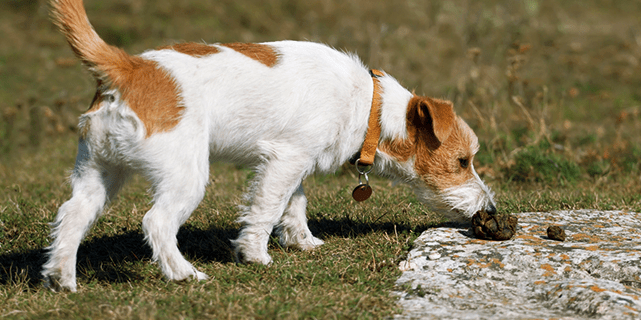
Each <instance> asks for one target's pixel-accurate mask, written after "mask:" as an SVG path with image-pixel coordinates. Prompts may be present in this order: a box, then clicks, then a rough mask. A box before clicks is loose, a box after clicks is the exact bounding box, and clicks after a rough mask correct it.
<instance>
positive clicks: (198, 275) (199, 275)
mask: <svg viewBox="0 0 641 320" xmlns="http://www.w3.org/2000/svg"><path fill="white" fill-rule="evenodd" d="M207 279H209V276H208V275H206V274H204V273H202V272H200V271H198V270H196V280H198V281H200V280H207Z"/></svg>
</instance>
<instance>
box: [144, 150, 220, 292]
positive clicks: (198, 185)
mask: <svg viewBox="0 0 641 320" xmlns="http://www.w3.org/2000/svg"><path fill="white" fill-rule="evenodd" d="M177 154H181V153H180V152H178V153H177ZM188 156H189V157H191V156H192V155H191V154H188ZM174 160H176V159H174ZM183 160H186V161H181V162H172V163H180V166H175V167H173V168H164V169H162V170H161V171H160V170H159V171H158V172H157V174H156V175H154V176H152V177H151V179H152V181H153V185H154V186H153V188H154V205H153V207H152V208H151V209H150V210H149V211H148V212H147V213H146V214H145V217H144V218H143V221H142V227H143V231H144V233H145V239H146V240H147V243H149V245H150V246H151V248H152V250H153V259H154V261H157V262H158V264H159V265H160V268H161V269H162V272H163V273H164V275H165V277H166V278H167V279H168V280H173V281H180V280H186V279H188V278H195V279H198V280H204V279H207V275H205V274H204V273H202V272H199V271H198V270H196V268H195V267H194V266H193V265H192V264H191V263H189V262H188V261H187V260H185V258H184V257H183V256H182V254H181V253H180V251H179V250H178V240H177V238H176V234H177V233H178V229H179V228H180V226H181V225H182V224H183V223H184V222H185V221H186V220H187V219H188V218H189V216H190V215H191V213H192V211H193V210H194V209H196V207H197V206H198V204H199V203H200V201H201V200H202V198H203V196H204V194H205V186H206V184H207V181H208V177H209V162H207V160H203V161H199V160H198V159H183Z"/></svg>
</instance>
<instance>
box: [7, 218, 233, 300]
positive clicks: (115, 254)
mask: <svg viewBox="0 0 641 320" xmlns="http://www.w3.org/2000/svg"><path fill="white" fill-rule="evenodd" d="M237 235H238V230H236V229H232V228H229V229H225V228H217V227H216V226H212V227H210V228H206V229H198V228H195V227H192V226H186V227H182V228H181V229H180V231H179V232H178V235H177V238H178V244H179V248H180V251H181V252H182V253H183V254H184V255H185V256H186V257H187V259H188V260H190V261H194V260H197V261H201V262H212V261H218V262H222V263H229V262H233V261H234V260H233V252H232V249H231V243H230V241H229V239H234V238H236V237H237ZM77 259H78V260H77V276H78V278H82V277H85V278H86V277H87V274H91V276H90V277H91V278H93V279H95V280H98V281H108V282H112V283H122V282H128V281H132V282H136V281H139V280H143V274H141V273H140V272H139V271H137V270H134V268H132V267H131V263H133V262H138V261H144V262H146V263H149V261H151V259H152V251H151V248H150V247H149V246H148V245H147V244H146V243H145V239H144V235H143V233H142V231H141V230H134V231H127V230H123V232H121V233H119V234H117V235H111V236H102V237H94V238H91V239H89V240H85V241H83V242H82V243H81V244H80V247H79V248H78V254H77ZM46 260H47V255H46V250H45V249H44V248H40V249H32V250H28V251H22V252H17V253H6V254H1V255H0V285H13V284H16V283H27V284H28V286H29V287H32V288H33V287H37V286H39V285H40V284H41V283H42V276H41V275H40V272H41V271H42V265H43V264H44V263H45V262H46Z"/></svg>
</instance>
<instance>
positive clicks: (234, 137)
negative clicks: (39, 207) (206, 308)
mask: <svg viewBox="0 0 641 320" xmlns="http://www.w3.org/2000/svg"><path fill="white" fill-rule="evenodd" d="M52 7H53V17H54V20H55V22H56V23H57V25H58V26H59V27H60V29H61V30H62V32H63V33H64V34H65V36H66V38H67V41H68V42H69V44H70V45H71V48H72V49H73V51H74V53H75V54H76V55H77V56H78V58H80V60H82V62H83V64H84V65H85V66H87V67H88V68H89V70H90V71H91V73H92V75H93V76H94V77H95V78H96V80H97V83H98V86H97V90H96V94H95V96H94V99H93V101H92V103H91V106H90V108H89V110H88V111H87V112H86V113H84V114H83V115H82V116H81V117H80V125H79V129H80V130H79V131H80V141H79V146H78V155H77V158H76V164H75V168H74V171H73V174H72V176H71V183H72V187H73V195H72V197H71V199H70V200H68V201H67V202H65V203H64V204H63V205H62V206H61V207H60V209H59V211H58V215H57V218H56V221H55V222H54V224H53V225H54V227H53V231H52V236H53V238H54V240H53V243H52V244H51V246H50V247H48V251H49V260H48V262H47V263H46V264H45V265H44V267H43V271H42V274H43V275H44V278H45V281H46V283H47V284H48V285H49V286H50V287H52V288H54V289H68V290H71V291H75V290H76V253H77V250H78V246H79V244H80V241H81V240H82V238H83V237H84V236H85V234H86V233H87V231H88V230H89V228H90V227H91V226H92V224H93V223H94V222H95V221H96V220H97V218H98V217H99V216H100V214H101V213H102V211H103V210H104V208H105V206H106V205H107V204H108V203H109V202H110V201H111V200H112V199H113V198H114V197H115V195H116V193H117V192H118V190H119V189H120V188H121V186H122V185H123V184H124V182H125V181H126V180H127V177H128V176H129V175H131V174H132V173H141V174H143V175H144V176H145V177H147V178H148V179H149V180H150V181H151V183H152V190H153V197H154V205H153V207H152V208H151V210H149V212H147V214H146V215H145V217H144V219H143V221H142V226H143V230H144V233H145V236H146V240H147V242H148V243H149V245H150V246H151V247H152V249H153V259H154V260H156V261H158V263H159V264H160V267H161V268H162V271H163V273H164V274H165V276H166V277H167V278H168V279H170V280H182V279H186V278H189V277H194V278H197V279H205V278H207V276H206V275H205V274H203V273H201V272H199V271H198V270H196V269H195V268H194V267H193V266H192V265H191V264H190V263H189V262H188V261H187V260H185V258H184V257H183V256H182V255H181V254H180V251H179V250H178V247H177V240H176V234H177V232H178V229H179V227H180V226H181V225H182V224H183V223H184V222H185V220H187V218H189V215H190V214H191V212H192V211H193V210H194V209H195V208H196V207H197V206H198V203H199V202H200V201H201V199H202V198H203V195H204V193H205V186H206V184H207V182H208V175H209V163H210V161H231V162H234V163H240V164H244V165H249V166H252V167H253V168H255V171H256V177H255V179H254V183H253V184H252V185H253V187H252V190H251V196H250V199H251V204H250V206H249V207H247V210H246V212H243V213H242V214H241V216H240V218H239V221H240V222H241V223H242V229H241V230H240V234H239V236H238V239H236V240H234V241H233V245H234V247H235V252H236V256H237V259H238V260H239V261H240V262H255V263H262V264H268V263H270V261H271V258H270V256H269V254H268V253H267V244H268V240H269V237H270V234H271V233H272V231H275V232H276V233H277V234H278V236H279V237H280V241H281V244H282V245H284V246H289V247H298V248H300V249H303V250H308V249H312V248H314V247H317V246H319V245H321V244H323V241H322V240H320V239H318V238H316V237H314V236H313V235H312V234H311V232H310V230H309V228H308V226H307V218H306V213H305V210H306V209H305V207H306V198H305V194H304V192H303V187H302V184H301V183H302V181H303V179H304V178H305V177H307V176H308V175H310V174H312V173H314V172H323V173H327V172H332V171H334V170H336V169H337V168H338V167H339V166H340V165H341V164H343V163H344V162H345V161H346V160H348V159H349V158H350V157H352V156H353V155H354V154H358V152H359V151H361V149H363V152H364V153H368V154H369V155H368V157H370V158H371V161H366V160H365V159H363V161H361V163H363V162H364V163H366V164H369V163H371V162H373V166H372V167H373V169H374V172H376V173H378V174H380V175H383V176H386V177H389V178H391V179H395V180H398V181H402V182H405V183H407V184H409V185H410V186H412V187H413V188H414V190H415V191H416V194H417V196H418V198H419V199H420V200H421V202H424V203H425V204H427V205H428V206H429V207H430V208H431V209H433V210H440V211H443V212H454V213H458V214H459V215H460V216H462V217H467V218H469V217H471V216H472V215H473V214H474V213H475V212H476V211H479V210H486V211H489V212H495V210H496V209H495V207H494V200H493V198H492V193H491V192H490V190H489V189H488V188H487V187H486V186H485V184H484V183H483V181H481V179H480V178H479V177H478V175H477V174H476V172H475V170H474V166H473V164H472V160H473V158H474V154H475V153H476V152H477V150H478V148H479V146H478V140H477V137H476V135H475V134H474V132H473V131H472V130H471V129H470V127H469V126H468V125H467V124H466V123H465V122H464V121H463V120H462V119H461V118H459V117H458V116H456V114H455V113H454V111H453V108H452V104H451V103H450V102H447V101H442V100H437V99H432V98H427V97H421V96H416V95H414V94H412V93H411V92H409V91H408V90H406V89H404V88H403V87H401V86H400V85H399V83H398V82H397V81H396V80H394V78H392V77H391V76H389V75H387V74H385V73H382V72H375V76H372V75H370V73H368V70H367V68H365V67H364V65H363V64H362V62H361V61H360V60H359V59H358V58H357V57H356V56H353V55H349V54H345V53H342V52H339V51H336V50H334V49H331V48H329V47H327V46H325V45H322V44H317V43H310V42H299V41H280V42H270V43H260V44H244V43H231V44H211V45H208V44H200V43H182V44H176V45H173V46H167V47H163V48H159V49H157V50H151V51H147V52H145V53H143V54H141V55H139V56H131V55H128V54H127V53H125V52H124V51H122V50H121V49H118V48H115V47H112V46H110V45H108V44H106V43H105V42H104V41H103V40H102V39H101V38H100V37H99V36H98V35H97V34H96V32H95V31H94V29H93V28H92V26H91V24H90V23H89V21H88V18H87V15H86V13H85V10H84V7H83V3H82V0H52ZM370 115H372V116H371V117H370ZM370 119H373V120H372V121H370ZM368 128H369V129H368ZM377 131H378V132H377ZM368 132H369V133H372V132H373V133H374V134H368V135H375V140H374V144H373V148H371V145H372V143H371V142H369V144H370V148H369V149H370V150H369V151H367V150H365V149H367V148H363V146H364V144H368V143H364V141H365V136H366V133H368Z"/></svg>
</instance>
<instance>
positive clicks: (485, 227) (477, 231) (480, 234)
mask: <svg viewBox="0 0 641 320" xmlns="http://www.w3.org/2000/svg"><path fill="white" fill-rule="evenodd" d="M518 220H519V219H518V218H517V217H516V216H515V215H511V214H494V215H489V214H488V213H487V212H485V211H478V212H477V213H475V214H474V215H473V216H472V231H473V232H474V235H475V236H476V237H477V238H480V239H486V240H509V239H510V238H512V236H514V234H515V233H516V223H517V222H518Z"/></svg>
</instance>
